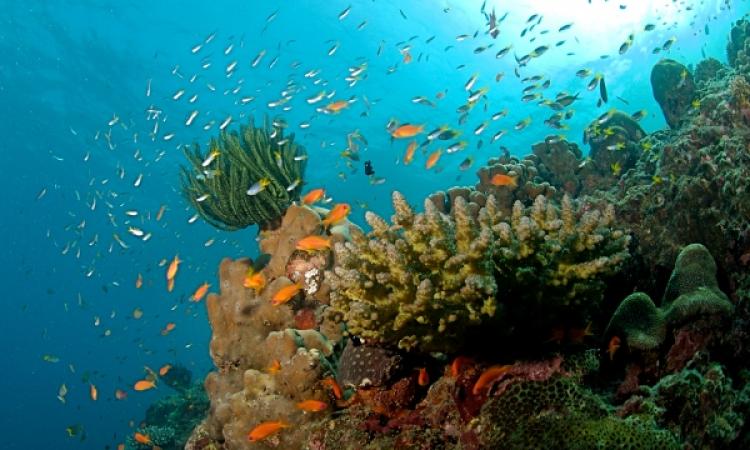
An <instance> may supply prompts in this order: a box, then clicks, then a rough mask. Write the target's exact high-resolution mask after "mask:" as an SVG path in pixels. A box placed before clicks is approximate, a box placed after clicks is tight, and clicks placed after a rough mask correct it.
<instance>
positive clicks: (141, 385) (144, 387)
mask: <svg viewBox="0 0 750 450" xmlns="http://www.w3.org/2000/svg"><path fill="white" fill-rule="evenodd" d="M155 387H156V383H155V382H154V381H153V380H139V381H136V383H135V384H134V385H133V389H135V390H136V391H148V390H149V389H153V388H155Z"/></svg>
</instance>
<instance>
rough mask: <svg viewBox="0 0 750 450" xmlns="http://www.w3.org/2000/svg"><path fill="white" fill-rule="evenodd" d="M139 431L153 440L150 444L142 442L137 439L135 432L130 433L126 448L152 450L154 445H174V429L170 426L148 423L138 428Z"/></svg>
mask: <svg viewBox="0 0 750 450" xmlns="http://www.w3.org/2000/svg"><path fill="white" fill-rule="evenodd" d="M136 431H137V432H138V433H141V434H143V435H146V436H148V437H149V439H150V440H151V443H149V444H141V443H139V442H137V441H136V440H135V437H134V436H135V433H132V434H129V435H128V437H126V438H125V448H126V449H127V450H152V449H153V448H154V446H159V447H162V448H176V447H174V438H175V434H174V429H173V428H172V427H170V426H168V425H167V426H157V425H147V426H145V427H142V428H139V429H138V430H136Z"/></svg>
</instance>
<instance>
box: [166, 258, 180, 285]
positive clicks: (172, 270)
mask: <svg viewBox="0 0 750 450" xmlns="http://www.w3.org/2000/svg"><path fill="white" fill-rule="evenodd" d="M181 262H182V261H180V259H179V258H178V257H177V255H174V259H173V260H172V262H171V263H169V267H168V268H167V280H171V279H173V278H174V277H175V275H177V268H178V267H179V265H180V263H181Z"/></svg>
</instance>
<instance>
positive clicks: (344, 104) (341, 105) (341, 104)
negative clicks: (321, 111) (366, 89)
mask: <svg viewBox="0 0 750 450" xmlns="http://www.w3.org/2000/svg"><path fill="white" fill-rule="evenodd" d="M348 107H349V102H348V101H346V100H338V101H335V102H333V103H329V104H328V105H326V110H327V111H329V112H332V113H339V112H341V111H343V110H344V109H346V108H348Z"/></svg>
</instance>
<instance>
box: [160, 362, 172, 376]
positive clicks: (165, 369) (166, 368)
mask: <svg viewBox="0 0 750 450" xmlns="http://www.w3.org/2000/svg"><path fill="white" fill-rule="evenodd" d="M171 368H172V365H171V364H164V365H163V366H161V367H160V368H159V376H161V377H163V376H164V375H166V374H167V373H169V370H170V369H171Z"/></svg>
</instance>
